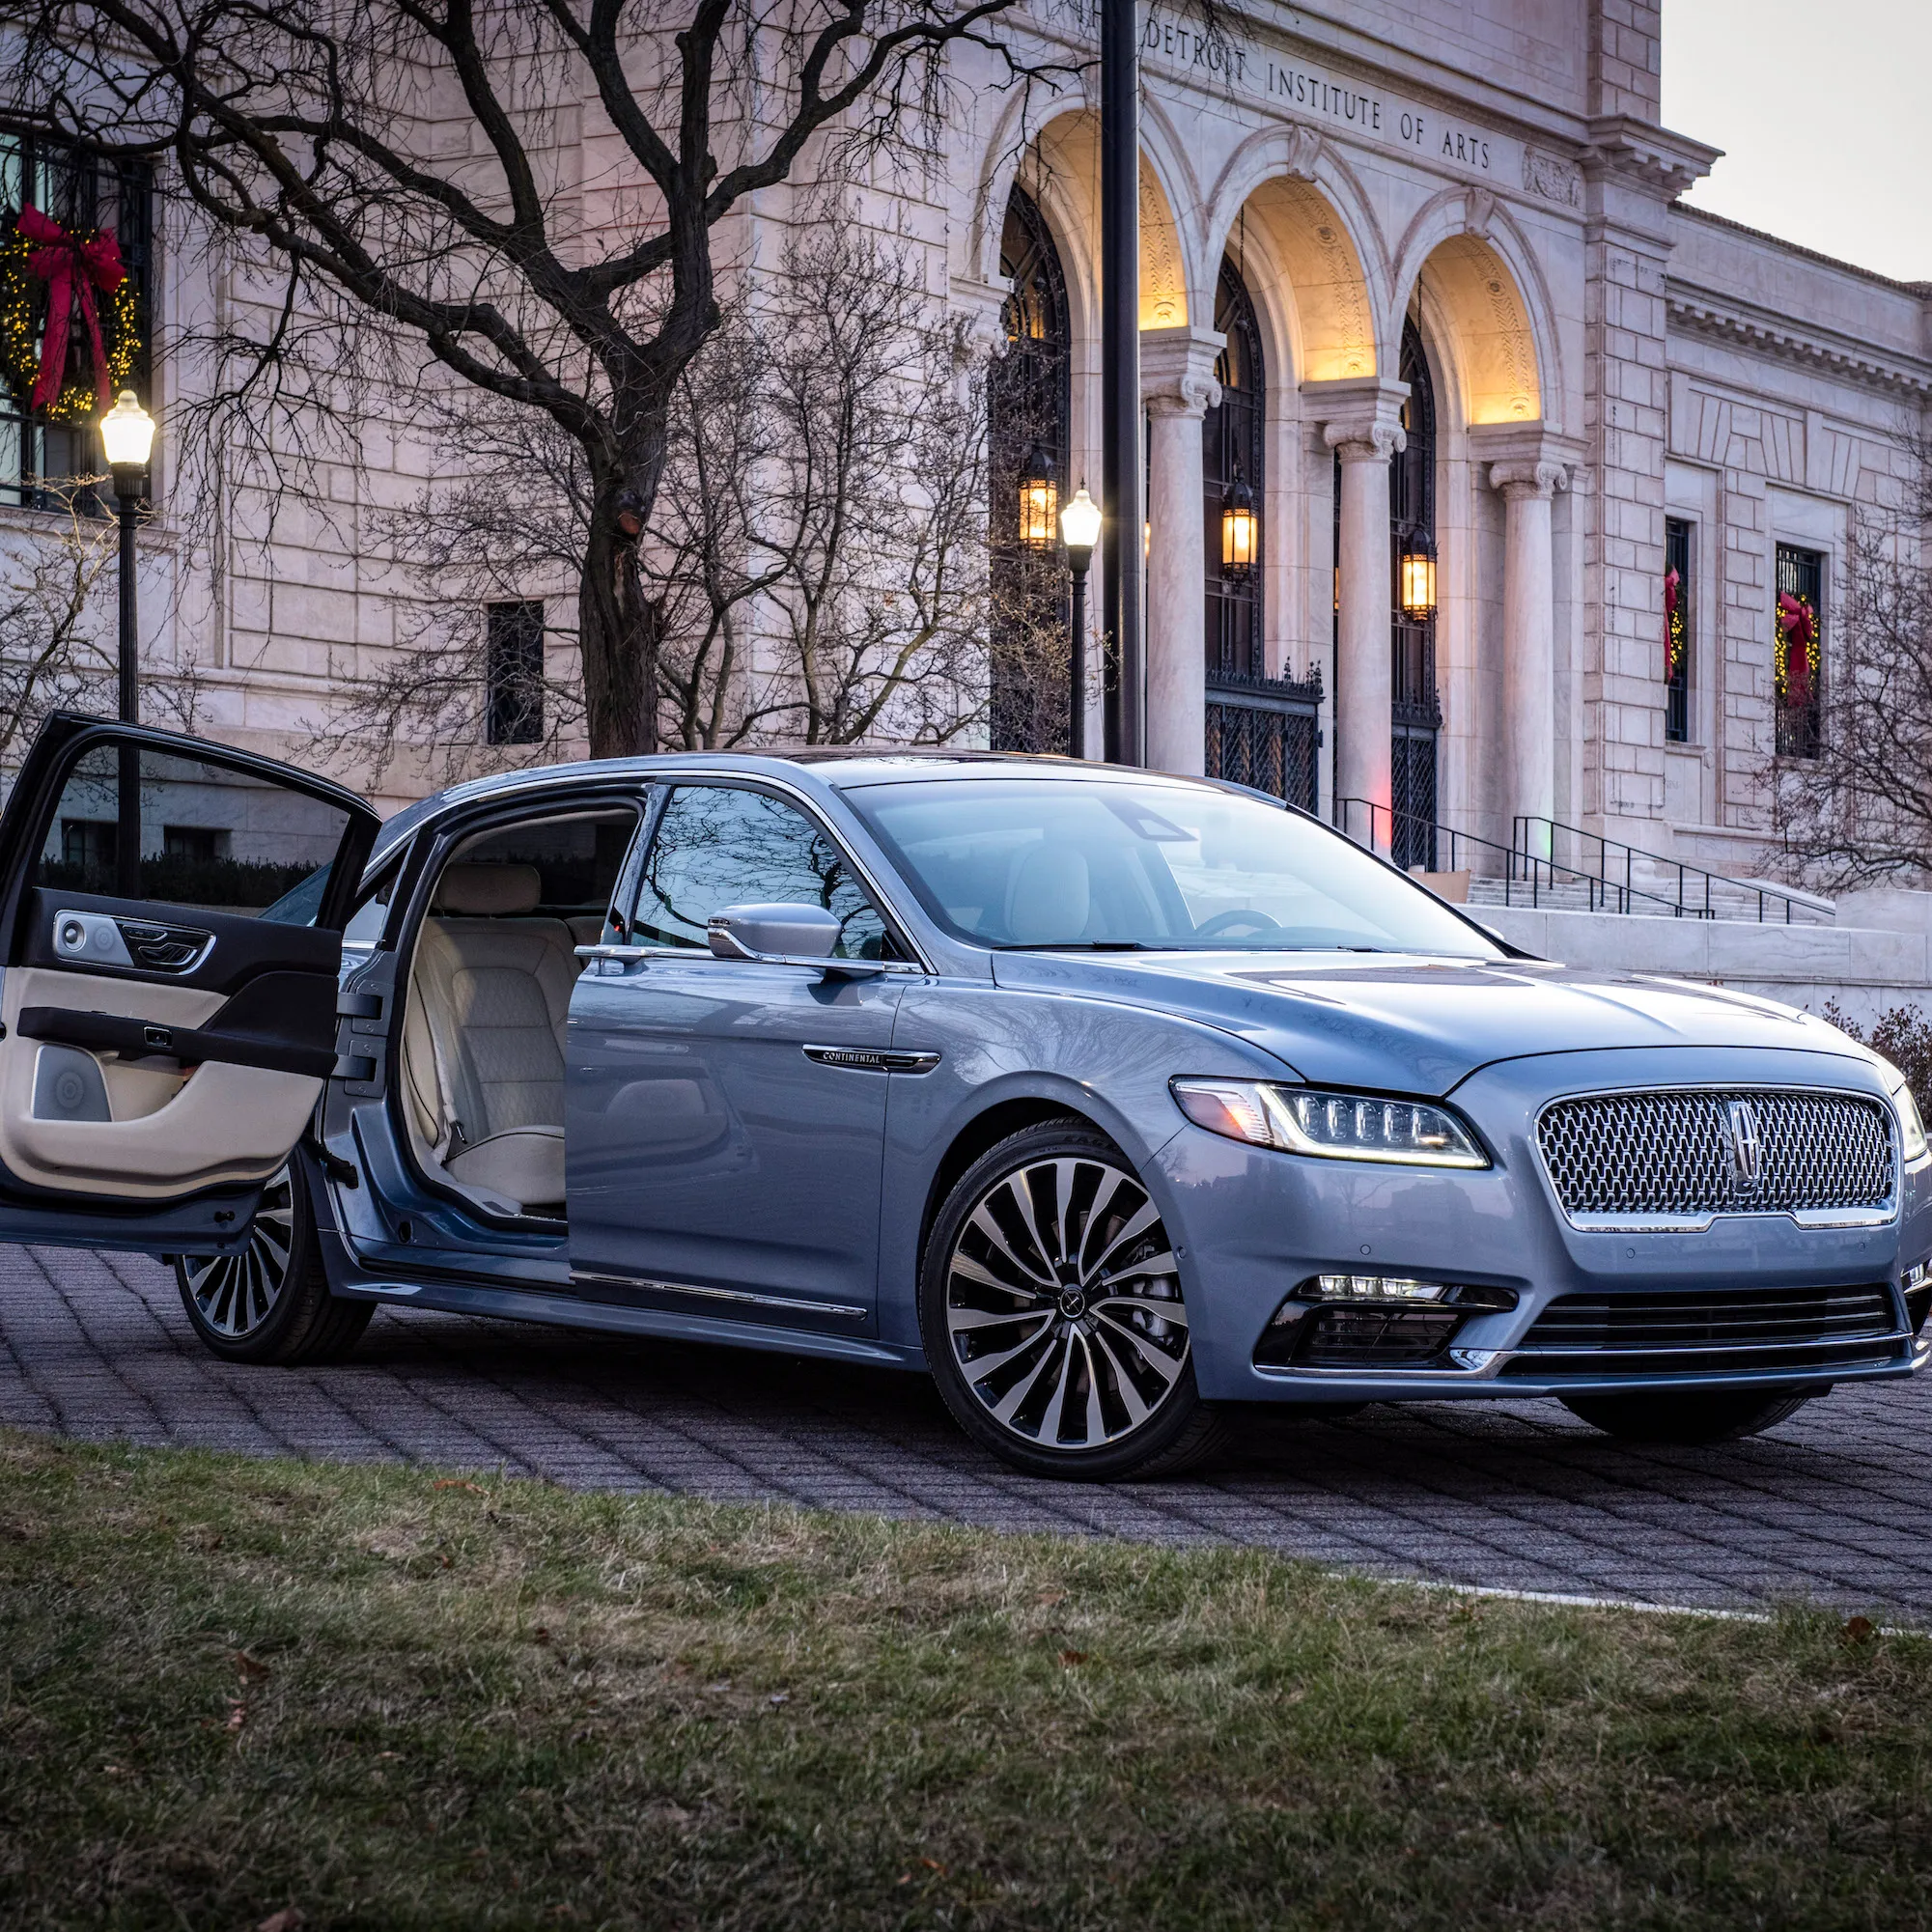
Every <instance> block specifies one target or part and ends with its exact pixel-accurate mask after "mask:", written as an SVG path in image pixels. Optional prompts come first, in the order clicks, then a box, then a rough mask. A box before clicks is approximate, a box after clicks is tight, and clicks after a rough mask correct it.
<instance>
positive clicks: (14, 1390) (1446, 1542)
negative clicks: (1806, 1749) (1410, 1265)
mask: <svg viewBox="0 0 1932 1932" xmlns="http://www.w3.org/2000/svg"><path fill="white" fill-rule="evenodd" d="M1928 1422H1932V1381H1923V1380H1921V1381H1919V1382H1918V1383H1914V1384H1904V1385H1901V1384H1897V1383H1893V1384H1890V1385H1887V1386H1881V1387H1878V1388H1874V1389H1868V1390H1864V1391H1860V1390H1857V1389H1846V1390H1841V1391H1840V1392H1839V1393H1838V1394H1836V1395H1834V1397H1832V1399H1831V1400H1830V1401H1828V1402H1823V1403H1814V1404H1813V1405H1812V1406H1811V1407H1810V1408H1809V1409H1807V1410H1805V1411H1804V1412H1802V1413H1801V1414H1799V1415H1798V1416H1797V1417H1795V1418H1794V1419H1793V1420H1792V1421H1790V1422H1787V1423H1785V1424H1784V1425H1783V1426H1782V1427H1781V1428H1778V1429H1777V1430H1775V1431H1773V1432H1772V1433H1771V1434H1770V1435H1768V1436H1763V1437H1759V1438H1758V1439H1756V1440H1755V1441H1753V1442H1743V1443H1736V1444H1728V1445H1725V1446H1723V1447H1721V1448H1715V1449H1667V1450H1645V1451H1640V1452H1639V1451H1632V1450H1629V1449H1623V1448H1618V1447H1616V1446H1614V1445H1612V1444H1611V1443H1610V1442H1607V1441H1606V1440H1605V1439H1604V1438H1602V1437H1599V1436H1596V1435H1593V1434H1592V1433H1591V1432H1589V1431H1587V1430H1585V1429H1584V1428H1583V1427H1582V1424H1581V1423H1578V1422H1575V1421H1574V1420H1572V1418H1571V1417H1570V1416H1569V1415H1568V1414H1567V1413H1566V1412H1564V1411H1563V1410H1561V1409H1559V1408H1557V1407H1556V1405H1555V1404H1554V1403H1539V1402H1521V1403H1510V1404H1489V1403H1482V1404H1476V1403H1470V1404H1450V1403H1435V1404H1431V1405H1428V1406H1427V1407H1419V1408H1414V1409H1408V1410H1393V1409H1370V1410H1367V1411H1365V1412H1364V1413H1363V1414H1361V1415H1359V1416H1358V1417H1357V1418H1355V1419H1353V1420H1350V1421H1345V1422H1338V1423H1323V1424H1289V1425H1281V1424H1274V1425H1269V1426H1263V1427H1257V1428H1255V1429H1251V1430H1248V1431H1247V1432H1246V1435H1245V1438H1244V1442H1243V1445H1242V1448H1241V1450H1240V1452H1239V1453H1238V1454H1237V1455H1235V1456H1233V1457H1231V1458H1230V1459H1229V1460H1228V1461H1227V1462H1226V1463H1224V1464H1222V1465H1221V1466H1220V1467H1218V1468H1217V1469H1214V1470H1210V1471H1207V1472H1206V1473H1205V1474H1203V1475H1200V1476H1198V1477H1194V1478H1190V1479H1189V1480H1186V1481H1181V1482H1166V1483H1147V1484H1134V1485H1120V1486H1115V1487H1102V1486H1092V1487H1088V1486H1084V1485H1082V1486H1071V1485H1067V1484H1059V1483H1045V1482H1037V1481H1033V1480H1030V1479H1028V1478H1026V1477H1023V1476H1020V1475H1016V1474H1014V1473H1013V1472H1011V1471H1010V1470H1006V1469H1005V1468H1004V1467H1003V1466H1001V1465H1000V1464H998V1463H995V1462H994V1461H993V1460H992V1459H991V1458H990V1457H987V1456H986V1455H984V1454H982V1453H981V1452H980V1451H978V1450H977V1449H975V1448H974V1447H973V1446H972V1445H971V1444H970V1443H968V1442H966V1440H965V1438H963V1437H962V1436H960V1435H959V1433H958V1432H957V1431H956V1430H955V1429H954V1428H953V1427H952V1425H951V1423H950V1422H949V1421H948V1419H947V1417H946V1415H945V1414H944V1412H943V1411H942V1410H941V1409H940V1406H939V1403H938V1397H937V1396H936V1395H935V1394H934V1393H933V1391H932V1389H931V1388H930V1386H928V1385H927V1384H926V1383H925V1381H924V1380H923V1378H917V1377H910V1376H900V1375H891V1374H887V1373H883V1372H878V1371H857V1370H852V1369H845V1368H832V1367H827V1366H826V1365H823V1364H819V1363H811V1362H803V1361H798V1360H794V1359H791V1358H786V1357H782V1356H757V1355H751V1354H746V1353H737V1352H732V1351H726V1350H716V1349H703V1348H686V1347H678V1346H672V1345H667V1344H661V1343H647V1342H630V1341H625V1340H619V1339H615V1338H611V1337H607V1336H598V1337H584V1336H579V1335H573V1334H571V1333H569V1332H566V1331H563V1330H548V1329H541V1328H531V1327H525V1326H520V1325H516V1324H511V1323H497V1322H477V1321H469V1320H465V1319H462V1318H459V1317H454V1316H446V1315H407V1316H400V1315H391V1314H388V1313H386V1312H384V1313H380V1314H378V1316H377V1318H376V1321H375V1322H374V1324H372V1326H371V1328H370V1330H369V1333H368V1335H367V1336H366V1338H365V1339H364V1341H363V1343H362V1346H361V1348H360V1349H359V1350H358V1352H357V1354H356V1356H355V1358H354V1359H353V1360H352V1361H350V1362H349V1363H347V1364H345V1365H344V1366H341V1367H337V1368H328V1369H316V1370H309V1369H304V1370H286V1369H248V1368H236V1367H231V1366H229V1365H227V1364H225V1363H222V1362H218V1361H216V1360H214V1359H213V1358H211V1357H210V1356H209V1355H207V1354H205V1353H204V1352H203V1350H202V1349H201V1348H200V1346H199V1345H198V1344H197V1343H196V1342H195V1341H194V1339H193V1336H192V1334H191V1333H190V1331H189V1329H188V1326H187V1322H186V1320H185V1318H184V1317H183V1316H182V1309H181V1303H180V1302H179V1301H178V1299H177V1297H176V1294H175V1287H174V1281H173V1277H172V1275H171V1274H167V1273H166V1272H164V1271H163V1270H162V1269H161V1268H160V1267H159V1266H158V1265H157V1264H155V1263H152V1262H148V1261H142V1260H138V1259H134V1258H131V1257H127V1256H116V1255H97V1254H88V1253H74V1252H62V1251H59V1250H56V1249H31V1250H30V1249H22V1248H9V1247H0V1423H13V1424H15V1425H17V1426H19V1427H22V1428H27V1429H35V1430H44V1431H49V1432H60V1433H64V1434H67V1435H70V1436H77V1437H86V1438H91V1439H96V1440H99V1439H107V1438H116V1439H126V1440H127V1441H129V1442H153V1443H179V1444H193V1445H199V1446H205V1447H211V1448H221V1449H236V1450H241V1451H244V1452H247V1453H250V1454H258V1455H299V1456H309V1457H327V1458H338V1459H341V1460H345V1461H370V1460H377V1459H393V1460H398V1461H406V1462H434V1463H439V1464H445V1465H452V1466H458V1467H468V1468H475V1469H496V1468H502V1469H505V1470H510V1471H511V1472H513V1473H517V1474H524V1475H542V1476H548V1477H551V1478H553V1479H555V1480H556V1481H559V1482H562V1483H567V1484H570V1485H573V1486H576V1487H583V1488H592V1487H596V1488H609V1489H630V1490H642V1489H663V1490H674V1491H678V1492H681V1493H684V1494H688V1495H696V1496H705V1497H713V1498H742V1499H759V1498H775V1499H783V1500H786V1501H792V1502H798V1503H803V1504H810V1505H814V1506H819V1507H824V1508H829V1509H867V1510H877V1511H880V1512H882V1513H884V1514H887V1515H896V1516H927V1517H945V1518H949V1519H951V1520H953V1521H956V1522H962V1523H975V1524H984V1525H989V1526H994V1527H998V1528H1008V1529H1045V1530H1071V1531H1078V1532H1086V1533H1098V1534H1104V1535H1112V1536H1120V1537H1127V1538H1134V1539H1137V1540H1143V1541H1147V1542H1158V1543H1200V1542H1232V1543H1247V1544H1255V1545H1259V1546H1263V1547H1265V1548H1268V1549H1271V1550H1278V1551H1280V1552H1282V1553H1284V1554H1291V1555H1297V1556H1305V1557H1310V1558H1313V1559H1314V1560H1316V1561H1318V1562H1322V1563H1327V1564H1336V1565H1347V1566H1351V1567H1355V1568H1358V1569H1362V1570H1367V1571H1374V1572H1377V1573H1381V1574H1386V1575H1402V1576H1414V1577H1427V1578H1434V1579H1438V1580H1441V1581H1443V1582H1456V1583H1466V1584H1484V1585H1491V1586H1501V1587H1506V1588H1511V1589H1523V1590H1548V1591H1557V1592H1564V1593H1582V1594H1585V1595H1592V1596H1595V1595H1603V1596H1618V1597H1635V1598H1638V1599H1641V1600H1644V1601H1647V1602H1653V1603H1667V1604H1700V1605H1712V1606H1722V1605H1745V1606H1748V1605H1752V1604H1763V1603H1767V1602H1773V1601H1776V1600H1778V1599H1780V1598H1788V1597H1795V1596H1809V1597H1815V1598H1819V1599H1823V1600H1827V1601H1830V1602H1832V1603H1835V1604H1839V1605H1842V1606H1845V1607H1847V1608H1859V1609H1863V1608H1872V1607H1879V1608H1883V1609H1886V1610H1890V1611H1892V1612H1893V1613H1899V1612H1903V1613H1906V1614H1907V1615H1909V1616H1910V1617H1911V1618H1912V1619H1913V1620H1914V1621H1920V1620H1925V1621H1932V1541H1928V1538H1927V1536H1926V1533H1925V1528H1924V1524H1925V1511H1926V1495H1927V1483H1928V1476H1932V1453H1929V1452H1928V1442H1927V1429H1926V1425H1927V1423H1928Z"/></svg>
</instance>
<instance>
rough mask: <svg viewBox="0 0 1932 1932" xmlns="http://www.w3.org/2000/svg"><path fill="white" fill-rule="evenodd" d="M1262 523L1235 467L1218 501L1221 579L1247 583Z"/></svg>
mask: <svg viewBox="0 0 1932 1932" xmlns="http://www.w3.org/2000/svg"><path fill="white" fill-rule="evenodd" d="M1260 536H1261V522H1260V518H1257V517H1256V516H1255V514H1254V491H1253V490H1250V489H1249V488H1248V487H1247V479H1246V477H1245V476H1243V475H1242V473H1241V465H1240V463H1236V464H1235V466H1234V480H1233V481H1232V482H1231V483H1230V484H1229V485H1228V487H1227V493H1226V494H1225V495H1224V496H1222V498H1221V575H1222V576H1223V577H1225V578H1226V579H1227V581H1228V582H1230V583H1246V581H1247V578H1248V576H1249V574H1250V573H1251V572H1252V571H1253V569H1254V556H1255V551H1256V549H1257V548H1258V547H1259V541H1260Z"/></svg>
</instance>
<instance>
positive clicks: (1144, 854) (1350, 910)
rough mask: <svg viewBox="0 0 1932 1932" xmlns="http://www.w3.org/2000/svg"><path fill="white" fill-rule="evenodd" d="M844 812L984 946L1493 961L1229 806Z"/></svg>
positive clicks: (1374, 868) (985, 804) (1305, 826)
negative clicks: (1336, 952) (856, 819)
mask: <svg viewBox="0 0 1932 1932" xmlns="http://www.w3.org/2000/svg"><path fill="white" fill-rule="evenodd" d="M845 797H846V799H847V802H848V803H850V804H851V806H852V807H853V809H854V811H855V812H857V813H858V815H859V817H860V818H862V819H863V820H864V821H865V823H866V825H867V826H869V827H870V829H871V830H872V832H873V834H874V835H875V836H876V837H877V838H878V839H879V841H880V843H881V844H882V845H883V846H884V847H885V849H886V850H887V852H889V853H890V854H892V856H893V857H894V858H895V859H896V860H897V862H898V864H899V867H900V870H901V871H902V872H903V873H904V875H905V877H906V880H907V882H908V883H910V885H911V886H912V888H913V889H914V890H915V891H916V892H917V893H918V895H919V898H920V900H921V902H922V903H923V904H924V906H925V908H926V910H927V911H928V912H930V913H931V914H932V916H933V917H934V918H935V919H937V920H938V922H939V924H940V925H942V926H944V927H946V928H947V929H948V930H949V931H951V932H953V933H955V934H957V935H959V936H960V937H961V938H966V939H972V940H976V941H977V942H979V943H980V944H982V945H989V946H1002V947H1011V946H1082V947H1091V948H1096V949H1098V948H1105V947H1120V948H1138V947H1155V948H1163V949H1164V948H1171V947H1198V948H1202V949H1214V950H1218V949H1222V948H1230V947H1246V948H1251V949H1253V950H1256V951H1275V950H1280V949H1281V948H1284V947H1286V948H1291V949H1294V950H1298V951H1334V950H1349V951H1359V950H1368V951H1374V952H1405V953H1433V954H1451V955H1459V956H1461V957H1464V958H1472V959H1497V958H1499V957H1501V949H1500V948H1499V947H1498V946H1495V945H1492V944H1491V943H1490V942H1489V941H1488V940H1486V939H1485V938H1483V936H1482V935H1481V934H1480V933H1479V932H1477V931H1476V930H1475V929H1474V928H1473V927H1471V926H1470V925H1468V924H1466V923H1465V922H1464V921H1463V920H1461V919H1459V918H1458V917H1457V916H1456V915H1455V914H1454V913H1453V912H1451V911H1449V910H1447V909H1446V908H1445V907H1443V906H1442V905H1441V904H1440V903H1439V902H1438V901H1437V900H1435V899H1433V898H1431V897H1430V896H1429V894H1427V893H1426V892H1424V891H1422V890H1421V889H1420V888H1419V887H1418V886H1414V885H1411V884H1410V883H1409V882H1407V881H1406V880H1404V879H1403V878H1402V877H1401V876H1400V875H1399V874H1397V873H1392V872H1390V871H1388V870H1387V868H1386V867H1385V866H1381V865H1378V864H1377V863H1376V862H1375V861H1374V860H1373V859H1371V858H1370V857H1369V856H1368V855H1367V854H1365V853H1363V852H1361V851H1360V850H1359V849H1358V847H1356V846H1354V845H1352V844H1350V843H1349V841H1348V840H1346V839H1344V838H1341V837H1339V836H1338V835H1336V834H1335V833H1332V832H1330V831H1328V830H1326V829H1324V827H1322V826H1318V825H1315V824H1312V823H1311V822H1310V821H1308V820H1306V819H1303V818H1298V817H1296V816H1295V815H1294V814H1293V813H1290V812H1286V811H1281V810H1277V809H1276V808H1274V807H1273V806H1270V805H1264V804H1263V803H1261V802H1260V800H1258V799H1254V798H1243V797H1241V796H1240V795H1239V794H1236V793H1227V792H1215V791H1212V790H1209V789H1207V788H1206V787H1196V786H1192V785H1170V784H1162V782H1160V781H1159V780H1158V779H1149V780H1148V781H1146V782H1145V783H1121V782H1118V781H1115V780H1111V779H1102V780H1097V781H1095V782H1094V783H1092V784H1081V783H1078V782H1077V781H1074V782H1070V781H1068V780H1064V779H1037V780H1031V779H989V778H946V779H935V780H932V781H930V782H919V783H915V784H896V785H866V786H854V787H852V788H850V789H849V790H848V791H847V792H846V794H845Z"/></svg>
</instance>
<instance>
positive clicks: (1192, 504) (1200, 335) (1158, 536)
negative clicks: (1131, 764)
mask: <svg viewBox="0 0 1932 1932" xmlns="http://www.w3.org/2000/svg"><path fill="white" fill-rule="evenodd" d="M1226 340H1227V338H1226V337H1225V336H1222V335H1217V334H1215V333H1214V332H1213V331H1212V330H1208V329H1193V328H1156V329H1143V330H1142V331H1141V335H1140V393H1141V395H1142V397H1143V398H1144V399H1145V400H1146V404H1147V416H1148V425H1147V466H1148V470H1149V479H1148V483H1149V487H1148V491H1147V520H1148V522H1149V524H1150V525H1151V526H1152V528H1151V531H1150V533H1149V539H1148V549H1147V763H1148V764H1149V765H1150V766H1151V767H1152V768H1153V769H1154V770H1157V771H1194V772H1198V771H1200V770H1203V769H1204V766H1205V749H1206V737H1207V720H1208V707H1207V674H1208V646H1207V590H1208V587H1207V548H1206V533H1205V529H1204V526H1203V522H1202V516H1203V512H1204V510H1205V508H1206V504H1205V500H1204V498H1203V495H1202V488H1203V486H1202V482H1201V418H1202V417H1203V416H1205V415H1206V414H1207V412H1208V411H1209V410H1210V409H1211V408H1213V407H1214V406H1215V405H1216V404H1217V403H1218V402H1219V401H1220V396H1221V390H1220V384H1219V383H1218V382H1217V381H1216V380H1215V360H1216V358H1217V357H1218V355H1219V354H1220V351H1221V349H1222V346H1223V345H1224V344H1225V342H1226Z"/></svg>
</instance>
